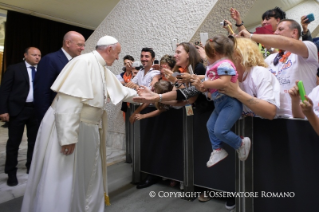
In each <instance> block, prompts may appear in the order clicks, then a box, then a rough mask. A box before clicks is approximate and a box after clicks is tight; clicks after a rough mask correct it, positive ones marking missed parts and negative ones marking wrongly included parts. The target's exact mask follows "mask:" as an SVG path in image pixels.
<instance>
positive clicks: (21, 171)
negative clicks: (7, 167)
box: [0, 122, 125, 203]
mask: <svg viewBox="0 0 319 212" xmlns="http://www.w3.org/2000/svg"><path fill="white" fill-rule="evenodd" d="M2 124H3V122H0V125H2ZM7 140H8V128H2V127H0V203H3V202H6V201H9V200H11V199H15V198H17V197H21V196H23V194H24V191H25V186H26V183H27V180H28V175H27V174H26V171H27V170H26V167H25V163H26V153H27V137H26V135H25V134H24V135H23V138H22V142H21V144H20V149H19V155H18V172H17V177H18V181H19V184H18V185H17V186H14V187H9V186H7V174H5V173H4V164H5V158H6V143H7ZM106 153H107V163H108V164H107V165H108V166H109V165H112V164H115V163H118V162H120V161H123V160H125V151H122V150H118V149H111V148H107V149H106Z"/></svg>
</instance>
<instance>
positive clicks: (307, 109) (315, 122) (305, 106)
mask: <svg viewBox="0 0 319 212" xmlns="http://www.w3.org/2000/svg"><path fill="white" fill-rule="evenodd" d="M305 97H306V99H307V100H305V101H304V102H303V103H302V102H301V103H300V107H301V109H302V112H303V114H305V115H306V117H307V119H308V121H309V123H310V124H311V126H312V127H313V129H314V130H315V131H316V133H317V134H318V135H319V118H318V117H317V116H316V114H315V113H314V112H313V102H312V101H311V99H310V98H309V97H308V96H305Z"/></svg>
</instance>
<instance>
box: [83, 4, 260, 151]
mask: <svg viewBox="0 0 319 212" xmlns="http://www.w3.org/2000/svg"><path fill="white" fill-rule="evenodd" d="M253 2H255V0H236V1H234V0H219V1H218V2H217V0H134V1H132V0H121V1H120V2H119V3H118V4H117V5H116V7H115V8H114V9H113V10H112V12H111V13H110V14H109V15H108V16H107V17H106V18H105V19H104V20H103V21H102V23H101V24H100V25H99V26H98V28H97V29H96V30H95V31H94V33H93V34H92V35H91V37H90V38H89V39H88V40H87V42H86V48H85V52H90V51H92V50H93V49H94V48H95V44H96V42H97V40H98V39H99V38H100V37H102V36H104V35H111V36H114V37H116V38H117V39H118V40H119V42H120V43H121V45H122V53H121V54H120V59H119V61H116V62H115V63H114V64H113V66H112V67H110V70H111V71H112V72H113V73H119V72H121V68H122V63H123V62H122V58H123V57H124V56H125V55H126V54H129V55H132V56H133V57H134V58H135V59H136V60H138V59H139V55H140V51H141V49H142V48H143V47H152V48H154V51H155V53H156V55H157V56H156V58H157V59H160V57H161V56H162V55H164V54H173V51H172V46H171V40H172V39H173V38H178V41H179V42H183V41H186V42H188V41H190V40H194V39H197V38H199V32H208V33H209V36H213V35H214V34H218V33H220V32H221V31H223V29H222V28H221V27H220V25H219V22H220V21H222V20H223V19H225V18H227V17H229V9H230V7H235V8H236V9H240V11H241V13H242V14H245V13H246V12H247V11H248V10H249V8H250V7H251V6H252V4H253ZM224 33H225V32H224ZM107 110H108V115H109V121H108V123H109V130H108V136H109V137H108V140H107V145H108V146H112V147H115V148H120V149H123V148H124V145H123V144H125V142H124V141H125V125H124V120H123V117H122V113H121V112H120V107H119V106H113V105H111V104H109V105H108V107H107Z"/></svg>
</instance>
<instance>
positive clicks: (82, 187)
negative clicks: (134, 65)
mask: <svg viewBox="0 0 319 212" xmlns="http://www.w3.org/2000/svg"><path fill="white" fill-rule="evenodd" d="M105 65H106V63H105V61H104V59H103V58H102V57H101V55H100V54H99V53H98V52H97V51H93V52H91V53H87V54H84V55H81V56H78V57H76V58H74V59H73V60H72V61H70V62H69V63H68V64H67V65H66V66H65V68H64V69H63V70H62V72H61V73H60V75H59V76H58V78H57V79H56V81H55V82H54V84H53V85H52V87H51V89H52V90H54V91H56V92H57V96H56V98H55V100H54V101H53V103H52V105H51V107H50V108H49V109H48V111H47V112H46V114H45V116H44V118H43V120H42V122H41V126H40V128H39V131H38V135H37V140H36V145H35V147H34V153H33V159H32V165H31V168H30V173H29V177H28V182H27V187H26V191H25V195H24V199H23V204H22V211H23V212H27V211H28V212H44V211H45V212H57V211H59V212H64V211H65V212H69V211H72V212H82V211H92V212H98V211H104V206H105V205H104V202H107V200H108V191H107V182H106V153H105V152H106V124H107V116H106V111H105V110H104V109H105V104H106V99H107V98H110V99H111V102H112V103H113V104H118V103H119V102H121V101H122V100H123V101H128V102H132V98H133V97H134V96H136V95H137V94H136V92H135V91H134V90H132V89H129V88H126V87H124V86H122V84H121V83H120V82H119V81H118V80H117V78H116V76H115V75H114V74H113V73H112V72H111V71H110V70H108V69H107V68H106V67H105ZM74 143H76V145H75V150H74V152H73V153H72V154H71V155H68V156H66V155H64V154H62V153H61V152H60V151H61V146H62V145H68V144H74Z"/></svg>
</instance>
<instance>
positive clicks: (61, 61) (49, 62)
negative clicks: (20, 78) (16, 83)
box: [34, 49, 69, 121]
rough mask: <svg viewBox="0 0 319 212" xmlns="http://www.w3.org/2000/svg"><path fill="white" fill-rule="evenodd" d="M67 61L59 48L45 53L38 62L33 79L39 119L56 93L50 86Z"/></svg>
mask: <svg viewBox="0 0 319 212" xmlns="http://www.w3.org/2000/svg"><path fill="white" fill-rule="evenodd" d="M68 62H69V61H68V59H67V57H66V56H65V54H64V53H63V51H62V50H61V49H60V50H59V51H56V52H53V53H50V54H47V55H45V56H44V57H43V58H42V59H41V61H40V62H39V64H38V68H37V74H36V76H35V81H34V104H35V108H36V113H37V117H38V119H39V121H41V120H42V118H43V116H44V115H45V113H46V111H47V110H48V108H49V107H50V105H51V103H52V101H53V99H54V97H55V95H56V93H55V92H53V91H52V90H51V89H50V87H51V86H52V84H53V82H54V81H55V79H56V78H57V76H58V75H59V74H60V72H61V70H62V69H63V68H64V66H65V65H66V64H67V63H68Z"/></svg>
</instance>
